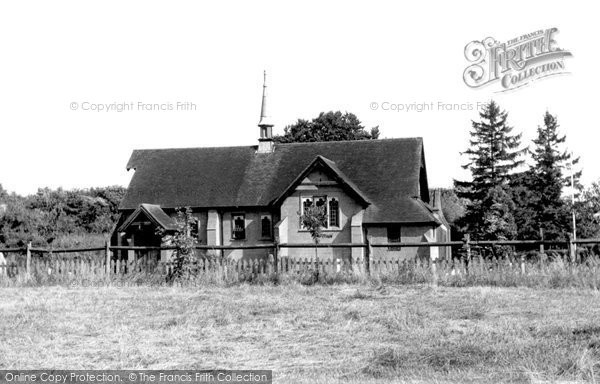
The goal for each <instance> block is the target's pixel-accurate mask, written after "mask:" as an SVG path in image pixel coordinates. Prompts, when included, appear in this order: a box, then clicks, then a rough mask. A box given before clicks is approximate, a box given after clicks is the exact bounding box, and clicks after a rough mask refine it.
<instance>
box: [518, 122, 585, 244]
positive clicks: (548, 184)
mask: <svg viewBox="0 0 600 384" xmlns="http://www.w3.org/2000/svg"><path fill="white" fill-rule="evenodd" d="M558 127H559V125H558V121H557V119H556V116H553V115H551V114H550V112H548V111H546V113H545V115H544V124H543V125H542V126H538V129H537V137H536V138H535V139H534V140H533V143H534V144H535V146H534V150H533V151H531V156H532V158H533V162H534V164H533V167H532V168H531V170H530V171H529V172H528V173H527V175H528V177H527V178H526V180H525V183H526V186H527V187H528V188H529V189H530V191H531V192H532V198H531V201H530V203H529V205H530V209H529V210H530V211H531V212H532V213H533V218H532V220H531V222H532V223H533V225H535V226H536V227H537V228H535V229H533V232H538V233H539V229H542V230H543V233H544V238H545V239H547V240H555V239H564V238H565V235H566V234H567V233H568V232H569V231H570V227H571V223H570V216H569V211H568V204H567V202H566V201H565V199H564V197H563V187H564V186H567V185H570V184H571V181H570V174H567V172H564V171H565V170H566V166H567V164H570V163H571V155H570V154H569V153H567V152H566V151H565V150H564V149H563V148H561V147H562V145H563V144H564V142H565V139H566V136H565V135H562V136H561V135H560V134H559V132H558ZM578 162H579V158H577V159H573V162H572V163H573V164H577V163H578ZM580 175H581V172H576V173H575V175H574V177H575V179H578V178H579V176H580ZM527 230H528V231H529V232H532V229H527V228H523V231H527Z"/></svg>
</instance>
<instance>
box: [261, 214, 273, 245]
mask: <svg viewBox="0 0 600 384" xmlns="http://www.w3.org/2000/svg"><path fill="white" fill-rule="evenodd" d="M272 228H273V226H272V225H271V215H262V216H261V219H260V236H261V237H262V238H263V239H270V238H271V237H273V233H272Z"/></svg>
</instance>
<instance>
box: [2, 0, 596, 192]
mask: <svg viewBox="0 0 600 384" xmlns="http://www.w3.org/2000/svg"><path fill="white" fill-rule="evenodd" d="M595 18H596V12H595V9H594V7H593V3H592V2H589V3H586V4H583V3H577V4H575V3H569V2H564V1H562V2H553V1H528V2H523V1H518V2H517V1H503V2H501V3H498V2H481V1H473V2H461V3H460V5H458V3H457V2H448V1H437V2H436V1H428V2H385V1H368V2H367V1H364V2H352V1H343V2H342V1H339V2H336V1H328V2H325V1H303V2H293V3H291V2H290V3H288V2H282V1H279V2H276V1H272V2H271V1H252V2H247V1H223V2H197V1H168V2H167V1H148V0H146V1H102V2H100V1H52V2H48V1H27V0H25V1H18V2H2V3H0V52H1V53H2V54H1V57H2V58H1V59H0V184H2V185H3V187H4V188H5V189H7V190H9V191H14V192H17V193H19V194H29V193H34V192H35V191H36V190H37V189H38V188H39V187H51V188H57V187H63V188H85V187H93V186H106V185H115V184H118V185H123V186H126V185H127V184H128V183H129V180H130V178H131V175H132V172H133V171H131V172H127V170H126V169H125V166H126V164H127V160H128V159H129V156H130V154H131V152H132V150H133V149H142V148H175V147H207V146H237V145H256V144H257V138H258V135H259V131H258V127H257V123H258V119H259V114H260V103H261V93H262V81H263V70H266V71H267V74H268V86H269V88H268V89H269V96H268V97H269V100H268V103H269V114H270V115H271V118H272V121H273V122H274V123H275V127H274V131H275V133H282V132H283V128H284V126H286V125H288V124H291V123H293V122H295V121H296V120H297V119H298V118H303V119H311V118H313V117H316V116H317V115H318V114H319V112H321V111H330V110H334V111H335V110H341V111H347V112H352V113H354V114H356V115H357V116H358V118H359V119H360V120H361V121H362V122H363V124H364V125H365V127H367V129H369V128H371V127H373V126H379V127H380V131H381V136H382V137H385V138H396V137H423V140H424V145H425V154H426V163H427V170H428V176H429V185H430V186H433V187H449V186H451V185H452V180H453V179H456V178H458V179H464V178H468V174H467V173H466V172H465V171H464V170H462V168H461V164H464V163H465V160H466V159H465V158H464V157H461V155H460V151H464V150H465V149H466V148H467V145H468V140H469V130H470V128H471V120H472V119H477V114H478V112H477V105H478V104H477V103H484V102H486V101H489V100H491V99H493V100H496V101H497V102H498V103H499V104H500V106H501V107H502V108H503V109H505V110H507V111H508V113H509V124H510V125H511V126H513V127H514V132H522V133H523V143H524V145H529V144H530V142H531V139H533V138H534V137H535V134H536V128H537V126H538V125H540V124H541V123H542V121H543V115H544V113H545V112H546V111H547V110H548V111H550V112H551V113H552V114H555V115H557V117H558V121H559V123H560V125H561V127H560V130H561V132H562V133H564V134H566V136H567V146H568V149H569V150H571V151H573V152H574V153H575V154H576V155H577V156H580V157H581V165H582V167H583V177H582V181H583V182H584V184H589V183H591V182H592V181H596V180H598V179H599V178H600V171H599V170H598V167H597V166H596V165H597V164H600V151H599V150H598V140H597V138H598V133H597V131H598V128H599V127H598V126H597V118H596V113H595V112H596V110H595V107H596V103H595V102H594V101H596V99H597V92H598V89H599V86H600V84H599V82H600V80H599V76H598V73H597V71H598V69H597V63H598V62H600V55H599V53H598V52H599V51H598V49H597V47H596V46H597V39H598V34H597V33H594V31H595V29H594V27H593V26H594V25H595V24H596V20H595ZM548 28H558V33H556V34H555V36H554V38H555V42H556V45H557V46H558V47H560V48H562V49H564V50H567V51H570V52H571V53H572V57H570V58H566V59H565V60H564V64H565V71H566V72H568V73H566V74H563V75H560V76H551V77H547V78H544V79H542V80H539V81H535V82H532V83H531V84H528V85H527V86H524V87H521V88H519V89H516V90H511V91H508V92H503V93H497V91H498V90H499V89H500V88H499V86H498V84H495V85H490V86H486V87H481V88H470V87H468V86H467V85H466V84H465V82H464V80H463V72H464V71H465V68H466V67H467V66H468V65H470V63H469V62H468V61H467V59H466V58H465V46H466V45H467V44H468V43H469V42H471V41H474V40H475V41H480V40H483V39H485V38H487V37H493V38H495V39H496V40H498V41H501V42H506V41H509V40H511V39H514V38H517V37H519V36H522V35H525V34H528V33H531V32H534V31H538V30H545V29H548ZM178 103H179V104H178ZM413 103H414V104H413ZM148 104H150V107H147V105H148ZM153 104H159V105H160V107H162V108H167V110H160V108H159V109H157V108H156V107H153V106H152V105H153ZM410 104H413V105H414V106H417V104H421V105H424V104H428V105H430V106H431V105H433V106H434V107H433V108H429V109H426V110H422V111H421V112H418V111H417V110H415V109H414V107H413V109H411V110H409V111H407V110H406V107H405V109H404V110H401V111H398V110H397V109H399V108H400V107H399V106H400V105H410ZM446 104H458V105H463V107H462V108H456V107H450V108H449V109H448V108H446V107H444V106H445V105H446ZM107 105H108V106H110V105H112V107H110V108H117V107H118V105H121V106H125V105H127V106H128V107H129V109H128V110H123V111H121V112H117V111H116V110H115V109H113V110H108V111H107V110H102V111H99V110H98V108H101V106H104V108H109V107H107ZM169 105H171V106H172V109H170V110H169V109H168V108H169ZM392 105H394V106H398V107H396V110H391V109H392V108H394V107H392ZM186 107H187V108H186ZM148 108H150V109H148ZM152 108H154V109H152Z"/></svg>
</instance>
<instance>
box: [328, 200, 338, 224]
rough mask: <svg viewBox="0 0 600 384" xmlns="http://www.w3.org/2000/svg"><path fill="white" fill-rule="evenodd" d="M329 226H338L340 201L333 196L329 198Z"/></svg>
mask: <svg viewBox="0 0 600 384" xmlns="http://www.w3.org/2000/svg"><path fill="white" fill-rule="evenodd" d="M329 226H331V227H339V226H340V203H339V202H338V201H337V199H335V198H331V200H329Z"/></svg>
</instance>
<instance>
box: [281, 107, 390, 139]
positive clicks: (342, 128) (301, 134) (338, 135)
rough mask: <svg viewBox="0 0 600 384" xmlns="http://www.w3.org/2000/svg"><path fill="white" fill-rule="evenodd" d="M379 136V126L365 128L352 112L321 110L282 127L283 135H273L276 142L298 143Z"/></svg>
mask: <svg viewBox="0 0 600 384" xmlns="http://www.w3.org/2000/svg"><path fill="white" fill-rule="evenodd" d="M377 138H379V127H373V128H371V131H370V132H367V131H366V130H365V127H364V126H363V125H362V123H361V122H360V120H358V118H357V117H356V115H354V114H353V113H348V112H345V113H342V112H340V111H337V112H333V111H330V112H327V113H325V112H321V113H320V114H319V116H318V117H316V118H314V119H312V120H311V121H308V120H303V119H298V121H297V122H296V123H295V124H292V125H288V126H287V127H285V128H284V134H283V135H275V137H274V138H273V139H274V141H275V142H277V143H300V142H313V141H342V140H369V139H377Z"/></svg>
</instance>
